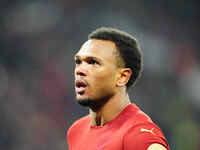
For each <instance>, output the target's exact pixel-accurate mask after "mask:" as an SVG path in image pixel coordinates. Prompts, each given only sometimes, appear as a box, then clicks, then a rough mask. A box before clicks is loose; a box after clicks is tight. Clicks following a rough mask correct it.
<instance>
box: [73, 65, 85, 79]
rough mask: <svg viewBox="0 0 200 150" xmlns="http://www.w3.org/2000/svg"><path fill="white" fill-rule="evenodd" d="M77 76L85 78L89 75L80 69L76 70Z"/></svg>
mask: <svg viewBox="0 0 200 150" xmlns="http://www.w3.org/2000/svg"><path fill="white" fill-rule="evenodd" d="M75 75H77V76H82V77H84V76H86V75H87V72H86V70H84V69H83V68H81V67H78V68H76V69H75Z"/></svg>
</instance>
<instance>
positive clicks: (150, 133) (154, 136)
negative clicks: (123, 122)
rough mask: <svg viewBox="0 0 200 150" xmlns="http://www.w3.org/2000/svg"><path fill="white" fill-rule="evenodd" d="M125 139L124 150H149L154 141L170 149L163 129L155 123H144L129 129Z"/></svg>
mask: <svg viewBox="0 0 200 150" xmlns="http://www.w3.org/2000/svg"><path fill="white" fill-rule="evenodd" d="M123 140H124V141H123V146H124V150H133V149H134V150H147V148H148V147H149V146H150V145H151V144H153V143H158V144H161V145H163V146H164V147H165V148H166V149H167V150H170V148H169V145H168V143H167V140H166V138H165V137H164V135H163V133H162V131H161V130H160V129H159V128H158V127H157V126H156V125H154V124H143V125H138V126H136V127H133V128H131V129H129V130H128V132H127V133H126V134H125V136H124V139H123Z"/></svg>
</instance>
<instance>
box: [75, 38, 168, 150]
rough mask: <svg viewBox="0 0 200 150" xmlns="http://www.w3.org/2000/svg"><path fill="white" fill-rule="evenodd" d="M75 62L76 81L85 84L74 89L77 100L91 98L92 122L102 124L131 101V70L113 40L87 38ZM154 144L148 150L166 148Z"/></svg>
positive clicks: (81, 100)
mask: <svg viewBox="0 0 200 150" xmlns="http://www.w3.org/2000/svg"><path fill="white" fill-rule="evenodd" d="M75 63H76V66H75V70H74V74H75V81H77V80H78V81H82V82H84V83H85V84H86V85H87V86H86V87H85V89H84V92H82V93H81V94H80V93H79V92H77V91H76V98H77V101H79V102H83V101H87V100H88V99H89V100H90V101H92V102H94V105H93V106H89V112H90V116H91V120H92V124H93V125H96V126H103V125H105V124H106V123H107V122H109V121H111V120H113V119H114V118H115V117H116V116H117V115H118V114H119V113H120V112H121V111H122V110H123V109H124V108H125V107H126V106H127V105H128V104H130V103H131V102H130V99H129V96H128V93H127V91H126V84H127V82H128V80H129V79H130V76H131V74H132V71H131V69H129V68H125V67H124V62H123V61H122V59H120V58H119V53H118V50H117V48H116V45H115V44H114V42H112V41H106V40H96V39H92V40H88V41H86V42H85V43H84V44H83V45H82V47H81V49H80V50H79V51H78V53H77V54H76V55H75ZM119 64H120V65H119ZM101 102H102V103H101ZM98 104H99V105H98ZM111 108H112V109H111ZM158 145H159V144H158ZM154 147H155V146H154V145H153V148H152V147H150V148H148V150H165V149H158V148H157V147H155V148H154Z"/></svg>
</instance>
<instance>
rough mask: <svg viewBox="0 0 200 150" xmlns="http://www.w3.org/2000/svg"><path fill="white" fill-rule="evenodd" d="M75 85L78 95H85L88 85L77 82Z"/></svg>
mask: <svg viewBox="0 0 200 150" xmlns="http://www.w3.org/2000/svg"><path fill="white" fill-rule="evenodd" d="M75 85H76V88H75V89H76V93H78V94H80V95H81V94H84V92H85V89H86V87H87V84H86V83H85V82H83V81H80V80H77V81H76V83H75Z"/></svg>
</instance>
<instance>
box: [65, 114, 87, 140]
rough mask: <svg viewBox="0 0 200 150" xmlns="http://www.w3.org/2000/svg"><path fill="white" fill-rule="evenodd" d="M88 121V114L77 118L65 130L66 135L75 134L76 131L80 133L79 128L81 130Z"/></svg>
mask: <svg viewBox="0 0 200 150" xmlns="http://www.w3.org/2000/svg"><path fill="white" fill-rule="evenodd" d="M89 123H90V117H89V115H87V116H84V117H82V118H80V119H78V120H76V121H75V122H74V123H73V124H72V125H71V127H70V128H69V129H68V131H67V136H68V137H70V136H71V135H73V136H74V135H75V134H76V133H80V130H82V129H83V128H84V127H86V126H88V125H89Z"/></svg>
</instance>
